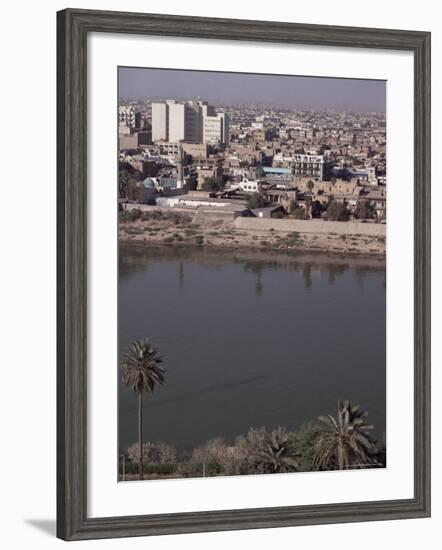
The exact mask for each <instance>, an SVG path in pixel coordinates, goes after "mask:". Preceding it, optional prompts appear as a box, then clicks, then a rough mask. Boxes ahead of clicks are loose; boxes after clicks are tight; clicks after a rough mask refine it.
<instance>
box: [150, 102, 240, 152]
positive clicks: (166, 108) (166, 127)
mask: <svg viewBox="0 0 442 550" xmlns="http://www.w3.org/2000/svg"><path fill="white" fill-rule="evenodd" d="M152 139H153V141H154V142H155V141H169V142H172V143H177V142H179V141H186V142H190V143H210V144H216V143H219V144H226V145H227V144H228V140H229V122H228V115H227V114H226V113H217V112H216V110H215V108H214V107H212V106H210V105H209V104H208V103H207V102H203V101H189V102H187V103H179V102H177V101H174V100H168V101H166V102H165V103H152Z"/></svg>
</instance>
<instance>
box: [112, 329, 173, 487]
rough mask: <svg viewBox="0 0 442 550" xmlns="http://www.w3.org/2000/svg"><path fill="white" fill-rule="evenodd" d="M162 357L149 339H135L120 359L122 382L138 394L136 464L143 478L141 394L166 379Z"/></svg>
mask: <svg viewBox="0 0 442 550" xmlns="http://www.w3.org/2000/svg"><path fill="white" fill-rule="evenodd" d="M162 362H163V359H162V357H161V356H160V355H159V351H158V348H156V347H155V346H154V345H152V344H151V343H150V342H149V340H148V339H147V338H146V339H145V340H135V342H134V343H133V344H132V347H131V350H130V352H129V353H126V354H124V356H123V361H122V365H121V366H122V368H123V378H122V380H123V384H124V386H125V387H130V388H131V389H132V390H133V391H134V392H136V393H137V394H138V453H139V456H138V464H139V473H140V479H143V394H144V392H146V393H152V392H153V391H154V390H155V388H156V387H157V386H159V385H162V384H164V382H165V381H166V376H165V370H164V368H163V366H162V364H161V363H162Z"/></svg>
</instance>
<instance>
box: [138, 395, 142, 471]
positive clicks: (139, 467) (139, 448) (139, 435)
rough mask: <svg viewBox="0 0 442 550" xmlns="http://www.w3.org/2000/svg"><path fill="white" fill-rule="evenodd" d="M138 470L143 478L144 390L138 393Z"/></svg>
mask: <svg viewBox="0 0 442 550" xmlns="http://www.w3.org/2000/svg"><path fill="white" fill-rule="evenodd" d="M138 453H139V458H138V472H139V475H140V479H143V392H140V393H139V394H138Z"/></svg>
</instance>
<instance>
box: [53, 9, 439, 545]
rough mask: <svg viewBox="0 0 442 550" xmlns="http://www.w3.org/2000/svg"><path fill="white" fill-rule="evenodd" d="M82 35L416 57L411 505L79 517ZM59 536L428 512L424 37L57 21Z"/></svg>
mask: <svg viewBox="0 0 442 550" xmlns="http://www.w3.org/2000/svg"><path fill="white" fill-rule="evenodd" d="M89 32H112V33H129V34H133V33H136V34H152V35H163V36H178V37H196V38H207V39H215V38H216V39H228V40H248V41H258V42H264V41H265V42H283V43H293V44H315V45H321V46H344V47H345V46H346V47H360V48H382V49H390V50H391V49H392V50H408V51H411V52H413V54H414V82H415V83H414V94H415V100H414V101H415V103H414V116H415V149H414V165H415V172H414V190H415V211H414V217H415V220H414V221H415V243H414V251H415V266H414V277H415V278H414V280H415V296H414V300H415V322H414V331H415V335H414V340H415V357H414V368H415V377H414V380H415V410H414V413H415V426H414V430H415V441H414V461H415V470H414V487H415V493H414V498H412V499H406V500H390V501H378V502H356V503H346V504H327V505H318V506H310V505H309V506H288V507H278V508H253V509H247V510H223V511H206V512H195V513H174V514H155V515H140V516H125V517H102V518H88V517H87V507H86V496H87V483H86V480H87V463H86V454H87V448H86V442H87V437H86V412H87V411H86V401H87V399H86V395H87V385H86V378H87V376H86V369H87V361H86V359H87V299H86V298H87V270H86V267H87V250H86V242H87V226H86V208H87V199H86V197H87V192H86V191H87V173H86V165H87V163H86V140H87V126H86V107H87V105H86V103H87V35H88V33H89ZM57 48H58V60H57V86H58V96H57V99H58V103H57V124H58V135H57V159H58V166H57V185H58V199H57V251H58V262H57V271H58V273H57V275H58V278H57V299H58V308H57V325H58V332H57V363H58V370H57V375H58V380H57V439H58V442H57V536H58V537H60V538H62V539H65V540H81V539H91V538H109V537H127V536H140V535H160V534H171V533H192V532H201V531H221V530H231V529H252V528H265V527H284V526H292V525H313V524H321V523H339V522H356V521H367V520H386V519H405V518H417V517H428V516H429V515H430V33H428V32H415V31H402V30H383V29H367V28H355V27H332V26H322V25H305V24H293V23H275V22H265V21H246V20H232V19H208V18H202V17H178V16H171V15H157V14H155V15H149V14H138V13H122V12H106V11H89V10H75V9H72V10H71V9H68V10H64V11H61V12H58V14H57Z"/></svg>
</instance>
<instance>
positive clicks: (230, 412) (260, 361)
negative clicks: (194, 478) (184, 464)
mask: <svg viewBox="0 0 442 550" xmlns="http://www.w3.org/2000/svg"><path fill="white" fill-rule="evenodd" d="M119 273H120V282H119V342H118V343H119V352H120V355H121V354H122V353H124V352H126V351H127V350H128V348H129V346H130V344H131V342H132V341H133V340H134V339H135V338H144V337H146V336H148V337H149V338H151V339H152V341H153V342H154V343H155V344H156V345H157V346H158V347H159V348H160V350H161V352H162V354H163V356H164V363H165V366H166V368H167V370H168V382H167V384H166V385H165V386H164V387H162V388H160V389H159V390H158V391H157V392H156V393H155V394H154V395H152V396H149V397H148V398H146V400H145V439H146V440H151V441H159V440H161V441H168V442H171V443H174V445H176V446H177V447H178V448H182V449H189V448H192V447H194V446H196V445H198V444H200V443H202V442H204V441H206V440H207V439H209V438H212V437H217V436H223V437H225V438H226V439H227V440H233V438H234V436H235V435H237V434H240V433H245V432H246V431H248V429H249V428H250V427H252V426H255V427H259V426H262V425H265V426H267V427H268V428H272V427H277V426H278V425H282V426H286V427H287V428H289V429H293V428H295V427H296V426H298V425H299V424H301V423H302V422H304V421H307V420H310V419H314V418H316V417H317V416H318V415H319V414H324V413H328V412H334V411H335V409H336V403H337V401H338V399H341V400H342V399H350V400H352V401H353V402H357V403H360V404H361V405H362V406H363V407H364V408H367V409H368V411H369V414H370V419H371V421H372V422H373V423H374V424H375V427H376V432H377V434H382V433H383V432H384V431H385V263H384V261H383V260H381V259H375V260H373V259H364V258H352V259H348V258H340V257H330V256H320V255H312V254H308V255H304V254H302V255H296V256H294V255H287V254H280V253H278V254H270V253H267V252H266V253H263V252H252V251H251V252H247V251H245V252H244V251H235V252H232V251H213V250H212V251H207V250H204V249H197V250H193V249H174V248H167V247H163V248H161V247H158V248H154V249H150V250H149V249H145V248H142V247H136V246H133V247H129V246H121V247H120V264H119ZM136 404H137V403H136V399H135V396H134V395H133V394H132V392H131V391H130V390H126V389H124V388H121V387H120V402H119V420H120V422H119V437H120V447H124V446H126V445H128V444H130V443H132V442H134V441H135V440H136V438H137V434H136V426H137V425H136V414H137V409H136Z"/></svg>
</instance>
